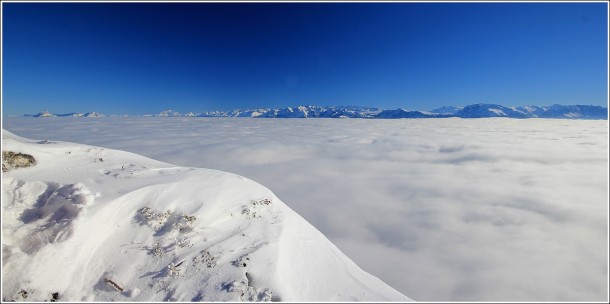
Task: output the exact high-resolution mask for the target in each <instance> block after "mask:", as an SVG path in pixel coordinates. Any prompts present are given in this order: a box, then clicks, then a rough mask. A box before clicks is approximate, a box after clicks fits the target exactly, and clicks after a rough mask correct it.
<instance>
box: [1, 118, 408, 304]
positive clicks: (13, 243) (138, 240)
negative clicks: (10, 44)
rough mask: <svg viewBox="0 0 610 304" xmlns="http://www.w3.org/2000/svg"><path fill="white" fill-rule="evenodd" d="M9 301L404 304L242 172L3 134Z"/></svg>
mask: <svg viewBox="0 0 610 304" xmlns="http://www.w3.org/2000/svg"><path fill="white" fill-rule="evenodd" d="M3 149H7V150H11V151H15V152H19V153H27V154H30V155H32V156H33V157H34V158H35V159H36V160H37V165H36V166H32V167H27V168H16V169H14V170H11V171H9V172H6V173H3V193H2V210H3V215H2V216H3V218H2V263H3V269H2V293H3V300H6V301H11V300H15V301H411V300H410V299H409V298H407V297H406V296H404V295H402V294H400V293H399V292H397V291H396V290H394V289H392V288H391V287H389V286H388V285H386V284H385V283H383V282H382V281H381V280H379V279H378V278H376V277H374V276H372V275H370V274H368V273H366V272H364V271H363V270H361V269H360V268H359V267H358V266H357V265H355V264H354V263H353V262H352V261H351V260H350V259H349V258H347V257H346V256H345V255H343V254H342V253H341V252H340V251H339V250H338V249H337V247H335V246H334V245H333V244H332V243H331V242H330V241H329V240H328V239H326V238H325V237H324V236H323V235H322V234H321V233H320V232H319V231H318V230H316V229H315V228H314V227H313V226H311V225H310V224H309V223H307V222H306V221H305V220H304V219H303V218H302V217H300V216H299V215H298V214H296V213H295V212H294V211H292V210H291V209H290V208H289V207H288V206H286V205H285V204H284V203H283V202H282V201H281V200H279V199H278V198H277V197H276V196H275V195H274V194H273V193H272V192H271V191H270V190H269V189H267V188H265V187H263V186H261V185H259V184H258V183H256V182H254V181H252V180H249V179H247V178H244V177H241V176H238V175H234V174H230V173H226V172H221V171H216V170H209V169H199V168H187V167H178V166H174V165H170V164H167V163H162V162H159V161H155V160H152V159H148V158H145V157H143V156H139V155H136V154H132V153H128V152H123V151H118V150H110V149H104V148H99V147H92V146H86V145H80V144H73V143H66V142H49V141H43V142H41V141H33V140H28V139H24V138H21V137H18V136H15V135H13V134H12V133H10V132H7V131H4V130H3Z"/></svg>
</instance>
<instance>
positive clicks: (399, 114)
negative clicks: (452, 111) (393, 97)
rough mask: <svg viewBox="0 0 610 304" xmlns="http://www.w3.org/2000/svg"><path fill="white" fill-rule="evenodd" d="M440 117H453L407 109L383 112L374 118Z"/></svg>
mask: <svg viewBox="0 0 610 304" xmlns="http://www.w3.org/2000/svg"><path fill="white" fill-rule="evenodd" d="M440 117H451V115H449V114H438V113H431V112H421V111H409V110H405V109H396V110H383V111H381V112H380V113H379V114H377V115H375V116H374V118H390V119H396V118H440Z"/></svg>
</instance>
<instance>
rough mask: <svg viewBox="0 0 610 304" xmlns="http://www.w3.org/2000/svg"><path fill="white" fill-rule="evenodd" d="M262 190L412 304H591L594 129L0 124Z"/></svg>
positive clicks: (598, 286)
mask: <svg viewBox="0 0 610 304" xmlns="http://www.w3.org/2000/svg"><path fill="white" fill-rule="evenodd" d="M3 127H4V128H5V129H6V130H8V131H11V132H13V133H15V134H17V135H20V136H23V137H27V138H31V139H38V140H43V139H47V140H61V141H70V142H78V143H84V144H91V145H98V146H103V147H107V148H115V149H121V150H126V151H130V152H134V153H138V154H142V155H145V156H148V157H151V158H154V159H158V160H161V161H165V162H169V163H173V164H177V165H184V166H194V167H205V168H212V169H219V170H223V171H229V172H233V173H237V174H240V175H243V176H246V177H248V178H251V179H253V180H255V181H257V182H259V183H261V184H263V185H264V186H266V187H268V188H270V189H271V190H272V191H273V192H274V193H275V194H276V195H277V196H278V197H279V198H280V199H282V201H284V202H285V203H286V204H287V205H288V206H290V207H291V208H292V209H294V210H295V211H296V212H298V213H299V214H300V215H301V216H303V217H304V218H305V219H306V220H307V221H309V222H310V223H311V224H313V225H314V226H315V227H316V228H318V229H319V230H320V231H321V232H322V233H324V234H325V235H326V236H327V237H328V238H329V239H330V240H331V241H332V242H333V243H335V244H336V245H337V246H338V247H339V248H340V249H341V250H342V251H343V252H344V253H345V254H346V255H347V256H349V257H350V258H351V259H352V260H354V262H356V263H357V264H358V265H359V266H360V267H361V268H363V269H364V270H366V271H368V272H370V273H372V274H373V275H376V276H377V277H379V278H380V279H382V280H383V281H384V282H386V283H388V284H389V285H390V286H392V287H394V288H396V289H397V290H399V291H401V292H402V293H404V294H405V295H407V296H409V297H411V298H413V299H415V300H419V301H605V300H607V299H608V298H607V296H608V121H607V120H594V121H586V120H547V119H527V120H517V119H504V118H491V119H459V118H448V119H402V120H365V119H250V118H153V117H129V118H114V117H106V118H95V119H92V118H89V119H87V118H50V119H42V118H5V119H4V122H3Z"/></svg>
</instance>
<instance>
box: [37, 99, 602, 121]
mask: <svg viewBox="0 0 610 304" xmlns="http://www.w3.org/2000/svg"><path fill="white" fill-rule="evenodd" d="M25 116H31V117H65V116H83V117H101V116H103V115H101V114H99V113H96V112H90V113H87V114H80V113H69V114H51V113H49V112H47V111H44V112H41V113H38V114H26V115H25ZM143 116H158V117H252V118H379V119H395V118H445V117H460V118H486V117H507V118H564V119H608V108H605V107H601V106H592V105H552V106H524V107H505V106H502V105H498V104H484V103H479V104H472V105H467V106H465V107H454V106H444V107H441V108H438V109H434V110H430V111H411V110H405V109H396V110H381V109H379V108H374V107H361V106H337V107H320V106H298V107H286V108H279V109H269V108H267V109H246V110H242V109H236V110H232V111H212V112H202V113H195V112H188V113H187V114H180V113H179V112H176V111H173V110H165V111H162V112H161V113H159V114H154V115H152V114H147V115H143Z"/></svg>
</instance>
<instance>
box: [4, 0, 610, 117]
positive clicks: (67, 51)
mask: <svg viewBox="0 0 610 304" xmlns="http://www.w3.org/2000/svg"><path fill="white" fill-rule="evenodd" d="M2 8H3V11H2V12H3V20H2V25H3V35H2V37H3V38H2V39H3V66H2V69H3V70H2V81H3V91H2V105H3V112H4V114H5V115H7V114H8V115H21V114H24V113H37V112H40V111H42V110H48V111H51V112H53V113H66V112H73V111H76V112H87V111H98V112H102V113H105V114H143V113H157V112H159V111H161V110H164V109H173V110H176V111H179V112H187V111H194V112H201V111H211V110H230V109H234V108H257V107H285V106H295V105H305V104H312V105H368V106H377V107H381V108H385V109H394V108H398V107H402V108H407V109H414V110H429V109H433V108H436V107H440V106H442V105H467V104H473V103H480V102H485V103H498V104H502V105H506V106H520V105H531V104H534V105H550V104H554V103H558V104H593V105H604V106H607V103H608V95H607V94H608V93H607V92H608V29H607V24H608V10H607V4H606V3H277V4H271V3H250V4H244V3H224V4H219V3H73V4H71V3H2Z"/></svg>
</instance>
